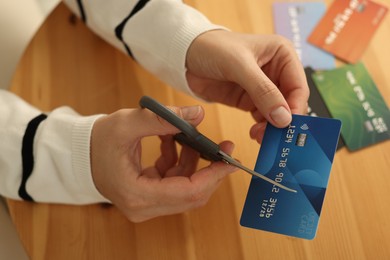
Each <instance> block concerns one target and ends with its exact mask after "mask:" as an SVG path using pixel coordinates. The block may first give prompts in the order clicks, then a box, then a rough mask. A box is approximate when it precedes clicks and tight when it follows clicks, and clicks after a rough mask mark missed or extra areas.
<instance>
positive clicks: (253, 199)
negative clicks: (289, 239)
mask: <svg viewBox="0 0 390 260" xmlns="http://www.w3.org/2000/svg"><path fill="white" fill-rule="evenodd" d="M340 128H341V121H340V120H337V119H330V118H320V117H311V116H301V115H293V120H292V122H291V124H290V126H289V127H287V128H283V129H281V128H276V127H273V126H272V125H270V124H268V125H267V127H266V130H265V134H264V138H263V142H262V145H261V148H260V152H259V155H258V159H257V162H256V166H255V170H256V171H257V172H260V173H262V174H264V175H266V176H267V177H269V178H271V179H273V180H275V181H277V182H280V183H282V184H284V185H286V186H288V187H291V188H293V189H295V190H297V193H292V192H288V191H284V190H281V189H279V188H278V187H276V186H273V185H270V184H269V183H266V182H264V181H262V180H261V179H259V178H256V177H253V178H252V180H251V183H250V186H249V190H248V194H247V197H246V201H245V205H244V209H243V211H242V215H241V221H240V224H241V225H242V226H245V227H250V228H255V229H261V230H265V231H270V232H275V233H279V234H284V235H288V236H293V237H299V238H304V239H313V238H314V237H315V235H316V231H317V227H318V222H319V217H320V214H321V209H322V205H323V201H324V197H325V192H326V188H327V185H328V180H329V174H330V170H331V167H332V162H333V158H334V154H335V151H336V146H337V141H338V139H339V134H340Z"/></svg>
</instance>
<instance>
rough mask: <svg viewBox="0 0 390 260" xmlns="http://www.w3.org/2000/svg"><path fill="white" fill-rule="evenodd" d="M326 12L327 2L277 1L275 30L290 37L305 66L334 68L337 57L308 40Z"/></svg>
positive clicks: (274, 6) (274, 12)
mask: <svg viewBox="0 0 390 260" xmlns="http://www.w3.org/2000/svg"><path fill="white" fill-rule="evenodd" d="M325 12H326V4H325V2H323V1H321V2H318V1H316V2H298V1H292V2H291V1H290V2H275V3H273V20H274V27H275V32H276V33H277V34H279V35H282V36H284V37H286V38H287V39H289V40H290V41H291V42H292V44H293V45H294V48H295V50H296V52H297V54H298V57H299V58H300V60H301V62H302V65H303V66H304V67H307V66H310V67H312V68H314V69H316V70H318V69H333V68H335V66H336V63H335V58H334V56H333V55H332V54H329V53H327V52H325V51H323V50H321V49H319V48H317V47H315V46H313V45H311V44H310V43H308V42H307V40H306V39H307V37H308V36H309V34H310V33H311V32H312V30H313V29H314V27H315V26H316V25H317V23H318V22H319V21H320V19H321V17H322V16H323V15H324V14H325Z"/></svg>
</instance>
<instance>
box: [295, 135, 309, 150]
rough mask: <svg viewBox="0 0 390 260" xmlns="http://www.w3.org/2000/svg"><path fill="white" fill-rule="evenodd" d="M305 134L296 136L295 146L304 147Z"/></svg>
mask: <svg viewBox="0 0 390 260" xmlns="http://www.w3.org/2000/svg"><path fill="white" fill-rule="evenodd" d="M306 138H307V134H305V133H299V134H298V136H297V140H296V141H295V145H296V146H300V147H304V146H305V144H306Z"/></svg>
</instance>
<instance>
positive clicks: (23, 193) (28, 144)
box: [19, 114, 47, 201]
mask: <svg viewBox="0 0 390 260" xmlns="http://www.w3.org/2000/svg"><path fill="white" fill-rule="evenodd" d="M46 118H47V115H44V114H40V115H39V116H37V117H35V118H33V119H32V120H31V121H30V122H29V123H28V125H27V128H26V132H25V133H24V136H23V141H22V166H23V172H22V182H21V183H20V187H19V196H20V197H21V198H22V199H24V200H27V201H34V200H33V198H32V197H31V196H30V194H28V192H27V190H26V183H27V180H28V178H29V177H30V175H31V173H32V171H33V169H34V155H33V145H34V137H35V134H36V132H37V129H38V126H39V124H40V123H41V122H42V121H43V120H45V119H46Z"/></svg>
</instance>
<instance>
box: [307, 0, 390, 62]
mask: <svg viewBox="0 0 390 260" xmlns="http://www.w3.org/2000/svg"><path fill="white" fill-rule="evenodd" d="M387 10H388V9H387V7H385V6H383V5H381V4H379V3H375V2H373V1H370V0H335V1H334V2H333V4H332V5H331V6H330V7H329V9H328V10H327V11H326V13H325V15H324V16H323V17H322V18H321V20H320V21H319V23H318V24H317V25H316V27H315V28H314V30H313V31H312V32H311V34H310V35H309V38H308V39H307V40H308V42H310V43H311V44H313V45H315V46H317V47H319V48H321V49H323V50H325V51H327V52H329V53H332V54H334V55H335V56H336V57H338V58H339V59H341V60H344V61H346V62H349V63H356V62H357V61H358V60H359V59H360V57H361V56H362V54H363V52H364V50H365V49H366V48H367V46H368V44H369V42H370V40H371V38H372V37H373V35H374V33H375V31H376V30H377V28H378V27H379V25H380V24H381V22H382V21H383V19H384V18H385V16H386V14H387Z"/></svg>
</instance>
